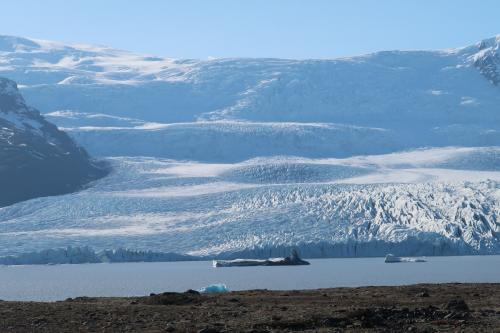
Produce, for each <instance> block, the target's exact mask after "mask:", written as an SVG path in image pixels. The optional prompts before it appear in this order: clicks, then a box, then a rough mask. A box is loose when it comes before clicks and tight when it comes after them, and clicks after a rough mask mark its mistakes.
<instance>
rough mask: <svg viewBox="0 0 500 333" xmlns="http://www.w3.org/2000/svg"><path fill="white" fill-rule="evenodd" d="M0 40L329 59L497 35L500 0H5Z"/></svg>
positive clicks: (195, 54) (177, 53)
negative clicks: (11, 37) (5, 37)
mask: <svg viewBox="0 0 500 333" xmlns="http://www.w3.org/2000/svg"><path fill="white" fill-rule="evenodd" d="M0 10H1V13H0V34H8V35H17V36H23V37H33V38H40V39H49V40H58V41H63V42H84V43H90V44H104V45H109V46H113V47H116V48H121V49H127V50H132V51H136V52H140V53H146V54H152V55H160V56H169V57H175V58H206V57H209V56H214V57H242V56H246V57H285V58H332V57H338V56H349V55H356V54H362V53H368V52H373V51H377V50H387V49H435V48H447V47H457V46H463V45H468V44H471V43H474V42H476V41H478V40H480V39H482V38H486V37H492V36H494V35H496V34H500V16H499V15H500V14H499V13H500V0H468V1H465V0H303V1H295V0H246V1H242V0H172V1H169V0H142V1H139V0H136V1H132V0H12V1H2V4H1V6H0Z"/></svg>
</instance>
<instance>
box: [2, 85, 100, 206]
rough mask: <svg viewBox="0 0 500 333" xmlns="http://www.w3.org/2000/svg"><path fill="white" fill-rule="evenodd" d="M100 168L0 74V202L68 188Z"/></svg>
mask: <svg viewBox="0 0 500 333" xmlns="http://www.w3.org/2000/svg"><path fill="white" fill-rule="evenodd" d="M104 173H105V171H104V170H103V169H102V168H99V167H97V166H95V165H94V164H93V162H91V161H90V159H89V157H88V155H87V153H86V152H85V151H84V150H83V149H82V148H79V147H77V146H76V145H75V144H74V143H73V141H72V140H71V139H70V138H69V137H68V136H67V135H66V134H65V133H64V132H62V131H60V130H58V129H57V127H56V126H55V125H53V124H51V123H49V122H48V121H46V120H45V119H44V118H43V117H42V116H41V115H40V113H39V112H38V111H37V110H35V109H33V108H31V107H29V106H27V105H26V104H25V102H24V99H23V98H22V96H21V95H20V93H19V92H18V90H17V85H16V83H15V82H14V81H11V80H8V79H5V78H1V77H0V184H1V190H0V207H1V206H5V205H9V204H12V203H14V202H17V201H21V200H26V199H30V198H33V197H37V196H46V195H55V194H62V193H67V192H70V191H73V190H75V189H77V188H79V187H80V186H81V185H83V184H85V183H87V182H88V181H90V180H94V179H96V178H98V177H99V176H101V175H104Z"/></svg>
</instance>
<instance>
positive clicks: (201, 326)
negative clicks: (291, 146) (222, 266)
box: [0, 284, 500, 333]
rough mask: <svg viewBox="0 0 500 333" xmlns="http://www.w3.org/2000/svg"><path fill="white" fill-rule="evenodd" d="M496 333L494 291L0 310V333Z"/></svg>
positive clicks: (258, 296)
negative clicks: (464, 332) (295, 332)
mask: <svg viewBox="0 0 500 333" xmlns="http://www.w3.org/2000/svg"><path fill="white" fill-rule="evenodd" d="M290 331H307V332H349V331H361V332H391V331H392V332H401V331H406V332H437V331H440V332H441V331H450V332H456V331H460V332H462V331H466V332H481V331H484V332H500V284H419V285H410V286H398V287H361V288H332V289H316V290H293V291H291V290H290V291H269V290H249V291H237V292H231V293H227V294H219V295H200V294H198V293H197V292H194V291H191V292H185V293H163V294H151V295H150V296H144V297H124V298H90V297H79V298H74V299H67V300H65V301H58V302H10V301H9V302H7V301H1V302H0V332H150V333H152V332H204V333H209V332H213V333H214V332H253V333H258V332H262V333H264V332H290Z"/></svg>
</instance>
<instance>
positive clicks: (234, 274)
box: [0, 256, 500, 301]
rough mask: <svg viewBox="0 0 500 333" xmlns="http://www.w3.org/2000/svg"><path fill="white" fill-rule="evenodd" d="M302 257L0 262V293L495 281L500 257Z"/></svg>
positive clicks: (499, 278) (48, 296) (61, 295)
mask: <svg viewBox="0 0 500 333" xmlns="http://www.w3.org/2000/svg"><path fill="white" fill-rule="evenodd" d="M426 259H427V262H425V263H396V264H386V263H384V258H355V259H354V258H347V259H344V258H342V259H340V258H339V259H316V260H309V261H310V262H311V265H310V266H279V267H230V268H213V267H212V262H209V261H193V262H165V263H123V264H82V265H33V266H0V299H3V300H31V301H54V300H62V299H66V298H68V297H76V296H137V295H148V294H149V293H152V292H154V293H159V292H164V291H185V290H187V289H199V288H201V287H204V286H207V285H209V284H212V283H224V284H226V285H227V286H228V288H229V289H230V290H245V289H264V288H266V289H275V290H286V289H311V288H330V287H358V286H370V285H405V284H414V283H438V282H500V256H461V257H428V258H426Z"/></svg>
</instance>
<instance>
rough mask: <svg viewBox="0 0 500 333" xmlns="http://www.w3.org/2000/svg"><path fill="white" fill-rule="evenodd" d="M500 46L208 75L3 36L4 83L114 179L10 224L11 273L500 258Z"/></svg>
mask: <svg viewBox="0 0 500 333" xmlns="http://www.w3.org/2000/svg"><path fill="white" fill-rule="evenodd" d="M499 45H500V36H497V37H493V38H489V39H485V40H483V41H480V42H479V43H477V44H475V45H470V46H465V47H461V48H454V49H447V50H437V51H383V52H377V53H373V54H368V55H362V56H357V57H350V58H340V59H322V60H314V59H313V60H293V59H250V58H248V59H245V58H243V59H209V60H196V59H170V58H165V57H155V56H146V55H137V54H133V53H131V52H128V51H123V50H116V49H113V48H110V47H105V46H94V45H81V44H78V45H67V44H62V43H58V42H51V41H43V40H33V39H26V38H20V37H13V36H0V76H6V77H9V78H11V79H15V80H16V81H18V83H19V89H20V90H21V92H22V93H23V95H24V96H25V98H26V100H27V101H28V102H29V103H30V105H33V106H35V107H36V108H37V109H39V110H41V112H42V113H43V115H44V117H45V118H46V119H47V120H48V121H50V122H52V123H54V124H56V125H57V126H58V128H59V129H60V130H63V131H65V132H66V133H68V134H69V136H70V137H71V138H72V139H73V140H74V141H75V142H76V143H77V144H78V145H80V146H81V147H83V148H85V150H86V151H88V152H89V153H90V154H91V155H92V156H96V157H99V158H100V159H101V160H103V161H105V162H107V163H109V165H111V166H112V172H111V173H110V174H109V175H108V176H106V177H104V178H102V179H99V180H96V181H94V182H92V183H89V184H87V185H86V187H85V188H84V189H82V190H81V191H79V192H75V193H70V194H64V195H60V196H52V197H40V198H35V199H31V200H28V201H24V202H19V203H16V204H13V205H10V206H7V207H3V208H0V244H1V245H0V257H1V258H0V262H4V263H7V262H10V263H30V262H31V263H57V262H95V261H99V260H104V261H106V260H108V261H113V260H118V259H116V256H115V257H113V256H100V254H102V253H108V252H106V251H111V252H113V251H115V252H118V253H120V256H118V257H120V258H121V259H120V260H123V261H127V260H143V261H150V260H176V259H175V258H188V259H235V258H268V257H283V256H286V255H287V254H288V253H289V252H290V250H291V249H294V248H295V249H298V250H299V251H300V253H301V254H302V255H303V256H304V257H308V258H322V257H360V256H385V255H386V254H387V253H394V254H395V255H398V256H428V255H461V254H498V253H500V219H499V213H500V186H499V184H500V183H499V182H500V112H499V110H500V109H499V107H498V106H499V105H500V88H499V86H498V84H499V81H498V78H499V77H500V70H499V68H500V60H499V59H500V55H499V54H500V51H499ZM68 249H72V250H68ZM137 253H139V254H137ZM184 256H189V257H184ZM102 258H108V259H102ZM109 258H114V259H109ZM134 258H135V259H134ZM171 258H174V259H171ZM2 260H3V261H2Z"/></svg>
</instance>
